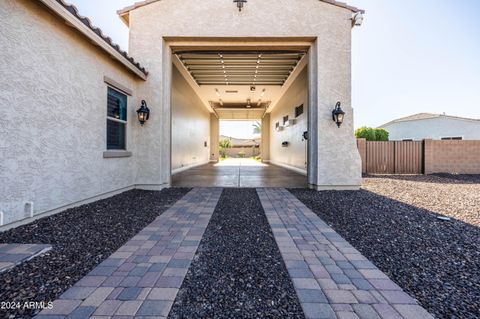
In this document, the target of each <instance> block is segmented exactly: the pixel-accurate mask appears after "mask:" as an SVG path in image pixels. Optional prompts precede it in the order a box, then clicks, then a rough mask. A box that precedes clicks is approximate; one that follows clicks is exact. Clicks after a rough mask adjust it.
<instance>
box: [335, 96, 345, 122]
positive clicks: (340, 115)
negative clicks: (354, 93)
mask: <svg viewBox="0 0 480 319" xmlns="http://www.w3.org/2000/svg"><path fill="white" fill-rule="evenodd" d="M341 105H342V103H340V102H337V104H336V105H335V109H334V110H333V111H332V118H333V121H334V122H335V123H336V124H337V126H338V127H339V128H340V126H342V123H343V119H344V117H345V112H344V111H343V110H342V108H341Z"/></svg>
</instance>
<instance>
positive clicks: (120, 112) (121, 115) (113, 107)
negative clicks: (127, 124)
mask: <svg viewBox="0 0 480 319" xmlns="http://www.w3.org/2000/svg"><path fill="white" fill-rule="evenodd" d="M107 116H109V117H113V118H115V119H118V120H122V121H126V120H127V96H126V95H125V94H122V93H120V92H118V91H115V90H114V89H112V88H108V103H107Z"/></svg>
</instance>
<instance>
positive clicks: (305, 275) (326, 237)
mask: <svg viewBox="0 0 480 319" xmlns="http://www.w3.org/2000/svg"><path fill="white" fill-rule="evenodd" d="M257 193H258V195H259V197H260V200H261V202H262V205H263V208H264V210H265V213H266V215H267V218H268V221H269V223H270V226H271V227H272V231H273V234H274V236H275V240H276V242H277V244H278V247H279V249H280V252H281V254H282V256H283V259H284V261H285V264H286V266H287V269H288V272H289V274H290V276H291V277H292V281H293V284H294V287H295V290H296V292H297V295H298V297H299V300H300V303H301V305H302V308H303V311H304V313H305V316H306V317H307V318H338V319H347V318H348V319H354V318H366V319H375V318H395V319H396V318H405V319H415V318H421V319H426V318H433V317H432V316H431V315H430V314H429V313H428V312H427V311H426V310H424V309H423V308H422V307H421V306H419V305H418V303H417V302H416V301H415V300H414V299H413V298H411V297H410V296H409V295H407V294H406V293H405V292H403V291H402V289H401V288H400V287H399V286H398V285H396V284H395V283H394V282H392V281H391V280H390V279H389V278H388V277H387V276H386V275H385V274H384V273H383V272H381V271H380V270H379V269H377V267H375V266H374V265H373V264H372V263H371V262H369V261H368V260H367V259H366V258H365V257H364V256H362V255H361V254H360V253H359V252H358V251H357V250H356V249H355V248H353V247H352V246H351V245H350V244H349V243H348V242H347V241H345V240H344V239H343V238H342V237H341V236H340V235H339V234H337V233H336V232H335V231H334V230H333V229H332V228H330V227H329V226H328V225H327V224H325V223H324V222H323V221H322V220H321V219H320V218H319V217H318V216H317V215H316V214H315V213H313V212H312V211H311V210H310V209H308V208H307V207H306V206H305V205H304V204H303V203H301V202H300V201H299V200H298V199H297V198H296V197H295V196H293V195H292V194H291V193H289V192H288V191H287V190H286V189H283V188H277V189H257Z"/></svg>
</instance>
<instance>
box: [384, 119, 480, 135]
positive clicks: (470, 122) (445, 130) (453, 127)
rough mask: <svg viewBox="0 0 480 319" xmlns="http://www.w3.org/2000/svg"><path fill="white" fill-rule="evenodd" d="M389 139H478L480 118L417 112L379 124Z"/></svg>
mask: <svg viewBox="0 0 480 319" xmlns="http://www.w3.org/2000/svg"><path fill="white" fill-rule="evenodd" d="M380 128H383V129H385V130H387V131H388V133H389V139H390V140H391V141H409V140H414V141H420V140H424V139H433V140H480V120H477V119H470V118H464V117H457V116H450V115H446V114H432V113H419V114H415V115H411V116H407V117H403V118H400V119H397V120H394V121H391V122H388V123H386V124H383V125H382V126H380Z"/></svg>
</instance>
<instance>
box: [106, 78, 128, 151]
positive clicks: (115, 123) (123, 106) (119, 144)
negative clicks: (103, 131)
mask: <svg viewBox="0 0 480 319" xmlns="http://www.w3.org/2000/svg"><path fill="white" fill-rule="evenodd" d="M107 97H108V98H107V149H108V150H124V149H126V138H125V136H126V128H127V123H126V121H127V96H126V95H125V94H123V93H120V92H118V91H116V90H114V89H112V88H110V87H109V88H108V94H107Z"/></svg>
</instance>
